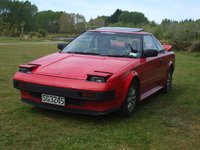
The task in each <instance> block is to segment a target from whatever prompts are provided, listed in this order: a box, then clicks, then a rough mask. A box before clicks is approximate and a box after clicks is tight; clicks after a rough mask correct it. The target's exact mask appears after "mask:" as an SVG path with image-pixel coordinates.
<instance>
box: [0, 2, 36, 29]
mask: <svg viewBox="0 0 200 150" xmlns="http://www.w3.org/2000/svg"><path fill="white" fill-rule="evenodd" d="M0 2H1V3H0V4H1V5H0V14H1V18H2V19H3V22H7V23H9V24H10V25H11V26H13V25H16V26H17V28H18V29H20V28H21V25H20V23H21V22H25V26H24V30H25V31H29V30H31V29H32V28H33V25H32V23H33V22H32V21H33V17H34V15H35V14H36V12H37V11H38V9H37V6H35V5H33V4H31V3H30V2H29V1H25V2H24V1H12V0H1V1H0Z"/></svg>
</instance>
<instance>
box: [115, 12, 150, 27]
mask: <svg viewBox="0 0 200 150" xmlns="http://www.w3.org/2000/svg"><path fill="white" fill-rule="evenodd" d="M119 21H120V22H123V23H133V24H134V25H137V24H148V22H149V21H148V19H147V18H146V17H145V15H144V14H143V13H141V12H129V11H123V12H122V13H121V14H120V16H119Z"/></svg>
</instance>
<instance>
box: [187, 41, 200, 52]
mask: <svg viewBox="0 0 200 150" xmlns="http://www.w3.org/2000/svg"><path fill="white" fill-rule="evenodd" d="M189 51H190V52H200V42H199V41H198V42H194V43H193V44H192V45H191V46H190V47H189Z"/></svg>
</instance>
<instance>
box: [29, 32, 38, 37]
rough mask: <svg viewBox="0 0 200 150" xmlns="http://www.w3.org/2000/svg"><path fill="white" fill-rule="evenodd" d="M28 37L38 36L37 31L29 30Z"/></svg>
mask: <svg viewBox="0 0 200 150" xmlns="http://www.w3.org/2000/svg"><path fill="white" fill-rule="evenodd" d="M29 37H30V38H33V37H38V33H37V32H29Z"/></svg>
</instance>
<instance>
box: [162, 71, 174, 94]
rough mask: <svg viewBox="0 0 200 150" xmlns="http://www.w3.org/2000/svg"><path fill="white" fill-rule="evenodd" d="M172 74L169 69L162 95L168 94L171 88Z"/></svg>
mask: <svg viewBox="0 0 200 150" xmlns="http://www.w3.org/2000/svg"><path fill="white" fill-rule="evenodd" d="M172 74H173V72H172V69H170V70H169V72H168V74H167V81H166V83H165V86H164V88H163V89H162V92H163V93H167V92H169V91H170V90H171V88H172Z"/></svg>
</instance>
